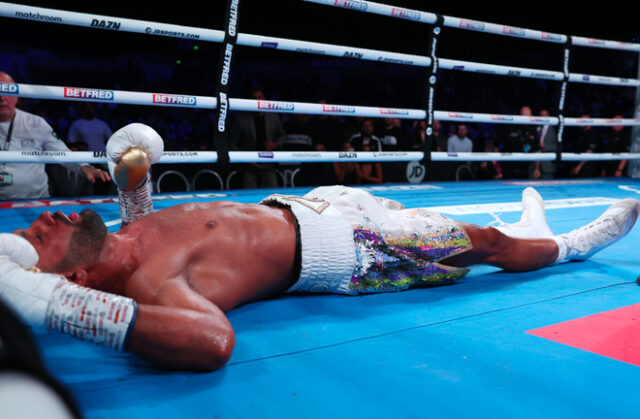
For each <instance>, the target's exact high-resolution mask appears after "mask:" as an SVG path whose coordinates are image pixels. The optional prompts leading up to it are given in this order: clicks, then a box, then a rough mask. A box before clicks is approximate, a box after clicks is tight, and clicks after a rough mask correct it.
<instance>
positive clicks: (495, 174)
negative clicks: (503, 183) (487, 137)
mask: <svg viewBox="0 0 640 419" xmlns="http://www.w3.org/2000/svg"><path fill="white" fill-rule="evenodd" d="M497 151H498V148H497V147H496V146H495V144H493V142H487V143H486V144H485V146H484V152H485V153H493V152H497ZM477 178H478V179H480V180H487V179H502V167H501V166H500V162H498V161H483V162H480V164H479V165H478V169H477Z"/></svg>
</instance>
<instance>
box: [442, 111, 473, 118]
mask: <svg viewBox="0 0 640 419" xmlns="http://www.w3.org/2000/svg"><path fill="white" fill-rule="evenodd" d="M447 115H448V116H449V118H456V119H473V114H471V113H461V112H447Z"/></svg>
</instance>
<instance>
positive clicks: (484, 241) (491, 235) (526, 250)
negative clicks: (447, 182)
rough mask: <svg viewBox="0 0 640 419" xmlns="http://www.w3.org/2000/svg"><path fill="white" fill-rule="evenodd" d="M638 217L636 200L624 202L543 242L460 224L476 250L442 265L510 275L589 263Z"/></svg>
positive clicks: (624, 233) (446, 260)
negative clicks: (491, 269)
mask: <svg viewBox="0 0 640 419" xmlns="http://www.w3.org/2000/svg"><path fill="white" fill-rule="evenodd" d="M639 213H640V203H638V201H637V200H635V199H623V200H621V201H619V202H616V203H615V204H613V205H611V206H610V207H609V208H608V209H607V210H606V211H605V212H604V213H603V214H602V215H601V216H600V217H598V218H597V219H596V220H595V221H593V222H591V223H589V224H587V225H585V226H584V227H581V228H578V229H576V230H573V231H571V232H569V233H567V234H560V235H557V236H553V237H551V238H542V239H522V238H515V237H509V236H507V235H505V234H504V233H502V232H501V231H499V230H498V229H496V228H493V227H478V226H475V225H472V224H464V223H461V225H462V226H463V227H464V230H465V232H466V233H467V235H468V236H469V239H470V240H471V244H472V245H473V249H472V250H470V251H468V252H466V253H462V254H459V255H456V256H452V257H450V258H446V259H444V260H442V261H440V262H441V263H444V264H447V265H450V266H462V267H464V266H470V265H473V264H490V265H495V266H498V267H501V268H503V269H506V270H509V271H529V270H533V269H538V268H542V267H544V266H547V265H551V264H553V263H559V262H563V261H565V260H570V259H587V258H589V257H591V256H593V255H594V254H595V253H597V252H599V251H600V250H602V249H604V248H605V247H607V246H609V245H611V244H613V243H615V242H616V241H618V240H619V239H621V238H622V237H624V236H625V235H626V234H627V233H628V232H629V231H630V230H631V228H632V227H633V225H634V224H635V222H636V220H637V218H638V214H639Z"/></svg>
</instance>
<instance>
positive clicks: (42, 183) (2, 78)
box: [0, 71, 110, 200]
mask: <svg viewBox="0 0 640 419" xmlns="http://www.w3.org/2000/svg"><path fill="white" fill-rule="evenodd" d="M14 83H15V82H14V80H13V78H11V76H10V75H8V74H7V73H4V72H1V71H0V85H1V84H14ZM17 102H18V97H17V96H0V150H1V151H70V150H69V148H67V146H66V145H65V143H64V142H63V141H62V140H60V138H58V136H57V134H56V133H55V131H54V130H53V128H52V127H51V126H50V125H49V124H48V123H47V122H46V121H45V120H44V118H42V117H40V116H37V115H33V114H30V113H28V112H24V111H22V110H20V109H16V103H17ZM67 166H68V167H70V168H71V167H74V168H75V170H78V171H82V173H83V174H84V175H85V176H86V177H87V179H89V180H90V181H91V182H95V180H96V179H99V180H102V181H109V180H110V178H109V174H108V173H106V172H104V171H103V170H100V169H96V168H94V167H92V166H90V165H88V164H85V165H81V166H78V165H67ZM47 197H49V179H48V177H47V174H46V172H45V170H44V164H25V163H19V164H12V163H2V161H1V160H0V200H6V199H23V198H47Z"/></svg>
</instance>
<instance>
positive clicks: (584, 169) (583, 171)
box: [571, 115, 601, 177]
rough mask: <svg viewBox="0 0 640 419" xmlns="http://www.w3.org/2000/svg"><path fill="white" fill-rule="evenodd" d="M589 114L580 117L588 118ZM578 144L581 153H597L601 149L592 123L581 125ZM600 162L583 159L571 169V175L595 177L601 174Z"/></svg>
mask: <svg viewBox="0 0 640 419" xmlns="http://www.w3.org/2000/svg"><path fill="white" fill-rule="evenodd" d="M589 118H590V116H589V115H582V116H581V117H580V119H582V120H588V119H589ZM576 144H577V146H578V147H579V150H578V151H579V152H580V153H597V152H599V151H600V148H601V146H600V138H598V135H597V134H596V133H595V131H594V130H593V127H591V125H581V126H580V134H579V135H578V138H577V141H576ZM599 169H600V163H599V162H597V161H581V162H579V163H578V164H576V165H575V166H574V167H573V168H572V169H571V175H572V176H575V177H594V176H598V175H600V170H599Z"/></svg>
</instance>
